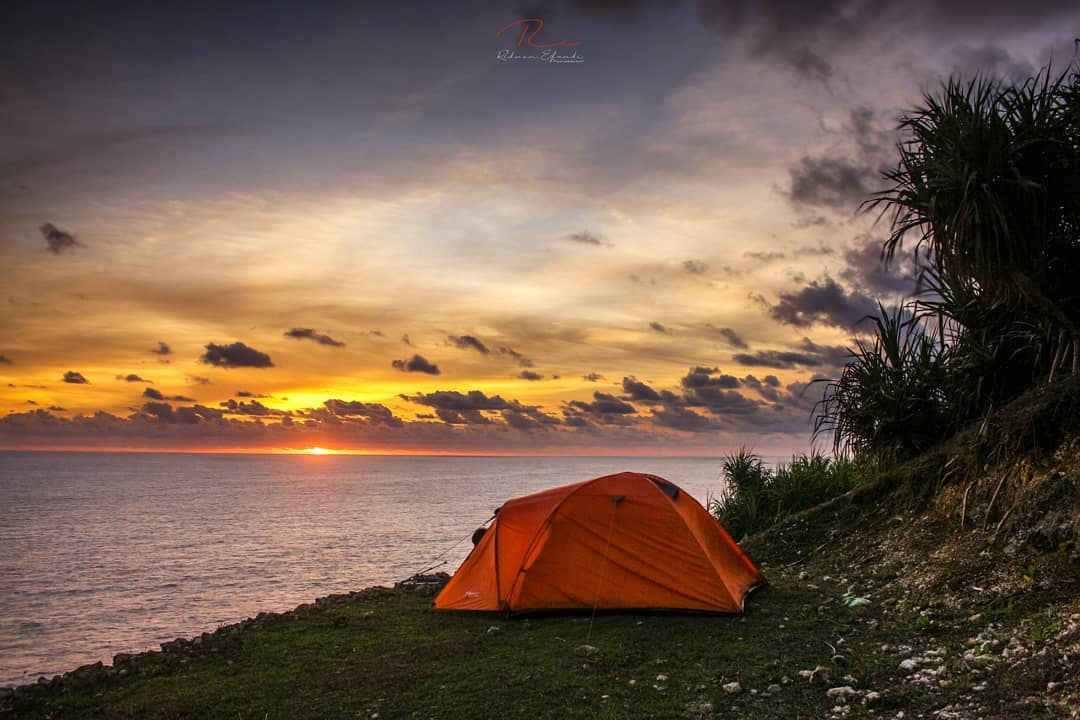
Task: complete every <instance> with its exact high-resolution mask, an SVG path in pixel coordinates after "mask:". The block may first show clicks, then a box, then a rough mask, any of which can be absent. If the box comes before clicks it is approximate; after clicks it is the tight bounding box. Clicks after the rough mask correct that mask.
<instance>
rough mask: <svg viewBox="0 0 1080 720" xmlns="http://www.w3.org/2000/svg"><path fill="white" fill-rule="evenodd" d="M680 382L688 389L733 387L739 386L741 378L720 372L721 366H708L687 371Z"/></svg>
mask: <svg viewBox="0 0 1080 720" xmlns="http://www.w3.org/2000/svg"><path fill="white" fill-rule="evenodd" d="M679 382H680V384H681V385H682V386H683V387H684V388H686V389H688V390H692V389H695V388H704V387H718V388H727V389H733V388H737V387H739V384H740V383H739V378H737V377H735V376H734V375H725V374H723V373H721V372H720V369H719V368H707V367H700V366H699V367H693V368H690V370H689V371H688V372H687V373H686V375H685V376H684V377H683V378H682V380H680V381H679Z"/></svg>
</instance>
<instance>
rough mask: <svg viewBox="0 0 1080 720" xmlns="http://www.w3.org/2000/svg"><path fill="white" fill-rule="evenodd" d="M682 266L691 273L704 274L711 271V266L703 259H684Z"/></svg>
mask: <svg viewBox="0 0 1080 720" xmlns="http://www.w3.org/2000/svg"><path fill="white" fill-rule="evenodd" d="M682 266H683V270H685V271H686V272H688V273H690V274H691V275H704V274H705V273H707V272H708V271H709V266H708V265H706V264H705V263H704V262H702V261H701V260H684V261H683V264H682Z"/></svg>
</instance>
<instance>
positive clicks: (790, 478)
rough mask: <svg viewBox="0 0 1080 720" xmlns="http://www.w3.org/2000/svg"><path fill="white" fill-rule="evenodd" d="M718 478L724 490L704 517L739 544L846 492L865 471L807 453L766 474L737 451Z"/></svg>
mask: <svg viewBox="0 0 1080 720" xmlns="http://www.w3.org/2000/svg"><path fill="white" fill-rule="evenodd" d="M723 473H724V479H725V480H727V487H725V488H724V490H723V491H722V492H721V494H720V495H719V496H717V497H715V498H710V499H709V511H710V512H711V513H712V514H713V515H715V516H716V519H717V520H719V521H720V523H721V524H722V525H723V526H724V527H725V528H726V529H727V531H728V532H729V533H731V535H732V536H733V537H735V538H741V537H744V536H746V535H749V534H751V533H755V532H760V531H762V530H764V529H766V528H768V527H769V526H771V525H773V524H774V523H776V522H777V521H778V520H780V519H782V518H784V517H786V516H788V515H791V514H793V513H797V512H799V511H801V510H805V509H807V508H810V507H813V506H814V505H818V504H820V503H823V502H825V501H826V500H829V499H831V498H834V497H836V496H838V495H842V494H843V493H845V492H847V491H848V490H851V489H852V488H853V487H855V485H856V484H858V482H859V481H860V479H861V478H862V476H863V475H865V473H866V468H863V467H862V466H859V465H857V464H856V463H854V462H853V461H851V460H846V459H839V460H833V459H830V458H827V457H825V456H823V455H820V454H817V453H812V454H810V455H805V454H803V455H797V456H795V457H792V459H791V462H790V463H789V464H782V465H780V466H778V467H777V468H776V470H771V469H770V468H768V467H766V466H765V464H764V463H763V462H762V461H761V458H760V457H758V456H757V455H755V454H754V453H753V452H751V451H749V450H747V449H746V448H740V449H739V451H738V452H737V453H733V454H731V455H729V456H727V457H726V458H725V459H724V463H723Z"/></svg>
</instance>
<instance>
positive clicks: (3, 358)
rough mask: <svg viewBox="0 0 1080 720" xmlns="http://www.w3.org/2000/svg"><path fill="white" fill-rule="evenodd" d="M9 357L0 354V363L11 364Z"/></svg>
mask: <svg viewBox="0 0 1080 720" xmlns="http://www.w3.org/2000/svg"><path fill="white" fill-rule="evenodd" d="M11 364H12V362H11V358H9V357H8V356H7V355H0V365H11Z"/></svg>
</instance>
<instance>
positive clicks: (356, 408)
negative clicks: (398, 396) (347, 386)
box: [323, 399, 405, 427]
mask: <svg viewBox="0 0 1080 720" xmlns="http://www.w3.org/2000/svg"><path fill="white" fill-rule="evenodd" d="M323 405H324V406H325V407H326V409H327V410H328V411H329V412H330V413H331V414H332V415H334V416H336V417H361V418H364V419H365V420H368V421H369V422H372V423H376V424H382V425H386V426H388V427H402V426H403V425H404V424H405V423H404V422H403V421H402V420H401V418H399V417H395V416H394V413H393V412H392V411H391V410H390V408H388V407H386V406H385V405H382V404H380V403H366V402H359V401H357V400H349V401H346V400H337V399H330V400H327V401H325V402H324V403H323Z"/></svg>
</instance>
